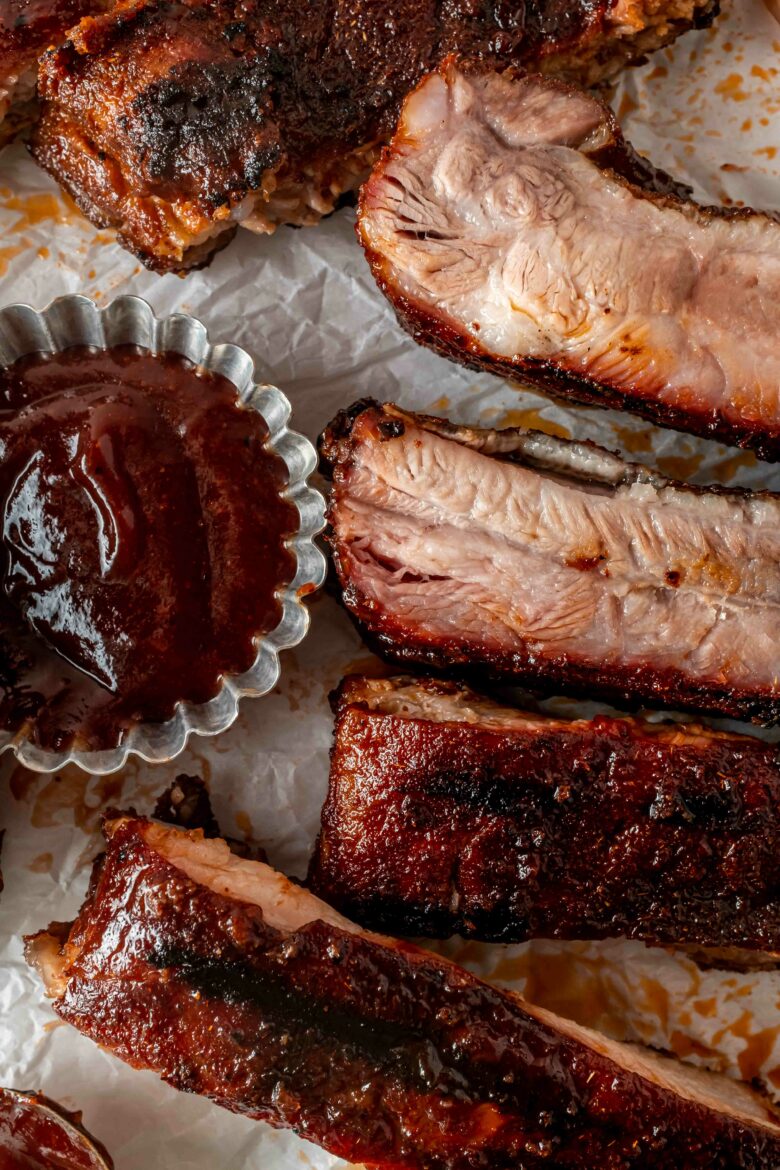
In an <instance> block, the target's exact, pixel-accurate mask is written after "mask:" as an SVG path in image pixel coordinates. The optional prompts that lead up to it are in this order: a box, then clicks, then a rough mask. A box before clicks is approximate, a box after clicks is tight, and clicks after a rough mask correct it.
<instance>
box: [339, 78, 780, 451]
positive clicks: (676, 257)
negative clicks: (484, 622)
mask: <svg viewBox="0 0 780 1170" xmlns="http://www.w3.org/2000/svg"><path fill="white" fill-rule="evenodd" d="M687 194H688V193H686V192H685V190H684V189H682V188H680V186H679V185H677V184H675V183H674V182H673V180H671V179H670V178H669V177H668V176H667V175H665V174H663V173H662V172H659V171H656V170H654V169H653V168H652V167H651V166H650V165H649V164H647V163H646V162H644V161H643V160H640V159H639V157H638V155H637V154H636V153H635V152H634V151H633V150H632V149H631V147H630V146H629V144H628V143H627V142H626V141H625V139H624V138H623V136H622V134H621V132H620V128H619V126H618V124H617V122H616V121H615V118H614V116H613V114H612V112H611V111H610V110H609V109H608V108H607V107H606V106H605V105H603V104H602V103H601V102H600V101H599V100H598V99H597V98H596V97H594V96H592V95H591V94H587V93H584V92H583V91H582V90H579V89H575V88H572V87H571V86H567V85H563V84H561V83H560V82H558V81H556V80H552V79H549V78H548V79H545V78H543V77H541V76H523V75H518V74H517V73H515V72H512V71H511V70H510V71H507V72H505V73H503V74H501V73H498V72H495V71H485V70H484V69H482V68H481V67H479V68H468V67H458V65H457V64H455V63H454V62H452V61H448V62H445V63H444V64H443V66H442V68H441V69H440V70H438V71H436V72H434V73H432V74H430V75H429V76H428V77H427V78H426V79H425V80H424V81H423V82H422V83H421V85H420V86H419V88H418V89H417V90H416V91H415V92H414V93H413V94H412V95H411V96H410V97H409V98H408V100H407V101H406V104H405V105H404V108H403V113H402V116H401V120H400V123H399V126H398V130H397V132H396V135H395V137H394V139H393V141H392V144H391V146H390V148H389V150H388V151H387V152H386V153H385V154H384V155H383V157H382V160H381V162H380V163H379V164H378V165H377V167H376V168H375V170H374V172H373V174H372V177H371V179H370V180H369V181H368V183H367V184H366V185H365V187H364V188H363V190H362V193H361V201H360V217H359V218H360V224H359V228H360V235H361V238H362V241H363V244H364V247H365V250H366V254H367V256H368V259H369V262H370V264H371V266H372V269H373V271H374V275H375V276H376V279H377V281H378V283H379V286H380V288H381V289H382V290H383V291H384V292H385V294H386V295H387V296H388V297H389V299H390V301H391V303H392V304H393V306H394V307H395V309H396V312H397V314H398V317H399V319H400V321H401V322H402V324H404V325H405V326H406V327H407V328H408V329H409V330H410V331H411V333H412V334H413V336H414V337H415V339H416V340H417V341H419V342H421V343H422V344H424V345H428V346H431V347H433V348H434V349H436V350H438V351H439V352H441V353H442V354H444V355H446V356H448V357H451V358H454V359H455V360H456V361H459V362H462V363H465V364H466V365H468V366H473V367H475V368H478V369H485V370H489V371H492V372H493V373H497V374H501V375H503V376H505V377H510V378H516V379H519V380H521V381H524V382H526V383H528V384H532V385H535V386H538V387H540V388H541V389H543V390H546V391H548V392H550V393H552V394H553V395H556V396H558V397H559V398H572V399H575V400H577V401H581V402H590V403H595V404H596V405H599V406H611V407H617V408H619V409H625V410H631V411H635V412H636V413H638V414H640V415H643V416H644V417H645V418H648V419H650V420H651V421H652V422H655V423H658V424H659V425H661V426H669V427H676V428H678V429H680V430H684V431H690V432H692V433H693V434H697V435H704V436H707V437H710V438H718V439H722V440H723V441H724V442H727V443H737V444H740V445H742V446H745V447H750V448H752V449H753V450H755V451H756V453H757V454H758V455H760V456H761V457H762V458H764V459H772V460H776V459H780V357H779V356H778V348H777V336H778V332H780V220H778V218H777V216H776V215H774V214H762V213H759V212H753V211H750V210H739V211H735V210H733V209H731V210H729V209H725V208H719V207H717V208H716V207H701V206H699V205H697V204H696V203H694V202H692V201H691V200H690V198H688V197H687Z"/></svg>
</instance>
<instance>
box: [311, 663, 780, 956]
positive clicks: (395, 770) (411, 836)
mask: <svg viewBox="0 0 780 1170" xmlns="http://www.w3.org/2000/svg"><path fill="white" fill-rule="evenodd" d="M334 707H335V712H336V728H335V733H334V742H333V751H332V753H331V769H330V784H329V789H328V797H327V800H326V802H325V805H324V808H323V810H322V829H321V832H320V836H319V840H318V844H317V849H316V851H315V855H314V858H313V860H312V865H311V869H310V873H309V884H310V886H311V887H312V889H314V891H315V892H316V893H318V894H319V895H320V896H321V897H323V898H324V899H325V900H326V901H327V902H329V903H330V904H331V905H333V906H336V907H337V908H338V909H339V910H341V911H343V912H344V913H345V914H347V915H349V917H350V918H353V919H354V920H355V921H357V922H360V923H361V924H362V925H363V926H369V927H372V928H378V929H382V930H389V931H390V932H391V933H392V934H404V935H412V936H415V935H428V936H431V937H434V938H446V937H449V936H450V935H452V934H461V935H464V936H466V937H471V938H478V939H484V940H489V941H495V942H504V943H509V942H515V943H517V942H525V941H526V940H527V939H529V938H567V939H594V938H609V937H613V938H614V937H618V936H622V937H627V938H636V939H642V940H643V941H645V942H649V943H660V944H662V945H669V944H671V945H675V946H682V947H686V948H691V947H693V948H696V949H697V950H698V949H699V948H707V949H711V950H717V951H719V952H720V954H719V955H717V956H715V955H713V956H712V960H713V961H718V962H723V960H724V959H727V960H728V961H729V962H730V963H732V964H734V963H737V962H739V963H740V964H741V965H746V966H747V965H753V964H754V963H755V964H757V965H764V964H766V963H772V964H774V963H776V962H777V960H778V958H779V957H780V861H779V860H778V852H779V851H778V845H779V844H780V812H779V811H778V810H779V809H780V763H779V762H778V748H777V745H772V744H767V743H764V742H763V741H761V740H758V739H754V738H752V737H750V736H746V735H735V734H730V733H726V732H722V731H714V730H712V729H711V728H707V727H703V726H700V725H698V724H692V723H689V724H685V723H651V722H647V721H645V720H642V719H628V718H622V719H617V718H613V717H608V716H604V715H600V716H597V717H596V718H594V719H591V720H587V719H572V720H567V719H558V718H553V717H551V716H549V715H543V714H539V713H536V714H531V713H528V712H524V711H520V710H515V709H512V708H508V707H502V706H499V705H498V704H496V703H494V702H492V701H490V700H489V699H486V698H484V697H482V696H479V695H477V694H475V693H474V692H473V691H470V690H469V689H468V688H465V687H462V686H458V685H456V684H454V683H448V682H441V681H437V680H434V679H430V678H420V679H412V678H394V679H370V678H361V677H350V678H347V679H345V680H344V682H343V683H342V684H341V687H340V688H339V690H338V692H337V694H336V695H335V696H334Z"/></svg>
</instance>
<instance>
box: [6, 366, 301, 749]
mask: <svg viewBox="0 0 780 1170" xmlns="http://www.w3.org/2000/svg"><path fill="white" fill-rule="evenodd" d="M267 437H268V430H267V427H266V425H265V422H264V421H263V419H262V418H261V417H260V416H259V415H258V414H257V413H255V412H254V411H252V410H247V409H244V408H242V407H240V406H239V405H238V404H237V401H236V391H235V388H234V386H233V385H232V383H230V382H229V381H228V380H227V379H225V378H223V377H221V376H219V375H215V374H211V373H206V372H203V371H198V370H196V368H195V367H194V366H192V364H191V363H189V362H188V361H186V360H185V359H184V358H180V357H177V356H173V355H167V356H164V357H158V356H154V355H153V354H150V353H149V352H147V351H143V350H139V349H137V348H135V347H132V346H122V347H117V348H114V349H112V350H101V351H92V350H87V349H84V348H74V349H70V350H67V351H66V352H65V353H63V354H59V355H55V356H41V355H35V356H33V357H29V358H24V359H22V360H21V361H19V362H17V363H16V364H15V365H14V366H12V367H11V368H10V369H8V370H5V371H3V372H0V505H1V506H2V550H1V552H0V555H1V557H2V563H1V566H0V569H1V572H2V585H3V588H2V592H1V594H0V724H1V725H2V726H4V727H6V728H11V729H13V730H16V729H17V728H19V727H20V726H21V725H23V724H24V723H26V722H27V721H30V722H31V732H30V734H31V737H32V738H33V739H34V741H35V742H36V743H38V744H39V745H40V746H42V747H45V748H51V749H62V748H65V747H67V746H69V745H71V744H72V743H74V742H77V743H78V746H80V747H83V748H90V749H99V748H108V747H113V746H115V745H116V744H117V743H119V742H121V739H122V737H123V735H124V733H125V731H126V730H127V728H128V727H129V726H130V725H131V724H133V723H134V722H136V721H138V720H144V721H147V720H148V721H162V720H165V719H167V718H169V717H170V716H171V715H172V713H173V711H174V708H175V705H176V703H177V702H178V701H179V700H181V699H187V700H191V701H193V702H204V701H206V700H208V699H210V698H211V697H213V695H214V694H216V692H217V690H218V689H219V685H220V681H221V677H222V675H223V674H224V673H233V672H241V671H244V670H246V669H248V667H249V666H250V665H251V663H252V661H253V659H254V657H255V645H254V638H255V636H256V635H258V634H263V633H267V632H268V631H269V630H271V629H273V627H274V626H275V625H276V624H277V622H278V620H279V617H280V614H281V606H280V604H279V602H278V600H277V597H276V592H277V589H278V588H279V587H280V586H282V585H285V584H287V583H289V581H290V580H291V578H292V575H293V572H294V563H293V557H292V555H291V553H290V552H289V551H288V549H287V548H286V546H285V540H286V538H287V537H289V536H290V535H291V534H292V533H293V532H294V531H295V529H296V527H297V515H298V514H297V510H296V509H295V507H294V505H293V504H291V503H290V502H289V501H287V500H284V499H282V498H281V496H280V492H281V491H282V490H283V489H284V487H285V484H286V480H287V471H286V468H285V466H284V463H283V462H282V460H281V459H280V458H279V457H278V456H277V455H276V454H274V453H273V452H272V451H270V450H268V449H267V447H266V446H265V443H266V440H267Z"/></svg>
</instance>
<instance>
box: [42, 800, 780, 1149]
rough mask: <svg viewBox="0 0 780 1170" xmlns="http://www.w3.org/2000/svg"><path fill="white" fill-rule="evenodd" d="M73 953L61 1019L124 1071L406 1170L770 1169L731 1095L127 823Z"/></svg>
mask: <svg viewBox="0 0 780 1170" xmlns="http://www.w3.org/2000/svg"><path fill="white" fill-rule="evenodd" d="M107 838H108V840H107V854H106V857H105V860H104V862H103V864H102V867H101V869H100V871H99V873H98V874H97V875H96V880H95V881H94V883H93V887H92V891H91V894H90V896H89V898H88V900H87V902H86V903H85V905H84V907H83V908H82V911H81V913H80V915H79V917H78V919H77V920H76V922H75V923H74V924H73V925H72V927H71V929H70V932H69V935H68V938H67V941H66V942H65V943H64V944H62V945H60V943H59V942H58V941H57V939H56V938H52V937H51V936H49V935H42V936H39V937H38V938H36V939H33V940H31V941H30V943H29V954H30V957H31V958H32V959H33V960H34V961H37V962H38V964H39V965H40V966H41V968H42V969H43V971H44V974H45V977H46V979H47V984H48V987H49V990H50V993H51V994H53V995H54V997H55V1000H56V1003H55V1007H56V1011H57V1013H58V1014H59V1015H60V1017H61V1018H62V1019H64V1020H66V1021H68V1022H69V1023H71V1024H73V1025H74V1026H75V1027H77V1028H78V1029H79V1030H80V1031H81V1032H83V1033H84V1034H85V1035H87V1036H90V1037H91V1038H92V1039H93V1040H95V1041H97V1042H98V1043H100V1044H101V1045H103V1046H104V1047H106V1048H108V1049H109V1050H110V1051H111V1052H113V1053H114V1054H115V1055H117V1056H119V1057H120V1058H121V1059H123V1060H125V1061H127V1062H128V1063H130V1064H132V1065H133V1066H135V1067H136V1068H145V1069H151V1070H153V1071H155V1072H156V1073H158V1075H160V1076H162V1077H163V1078H164V1079H165V1080H166V1081H168V1082H169V1083H170V1084H172V1085H174V1086H176V1087H177V1088H180V1089H184V1090H186V1091H188V1092H195V1093H200V1094H203V1095H205V1096H208V1097H209V1098H210V1099H211V1100H213V1101H215V1102H217V1103H218V1104H220V1105H222V1106H224V1107H226V1108H228V1109H231V1110H233V1111H234V1112H237V1113H243V1114H245V1115H247V1116H249V1117H253V1118H260V1119H263V1120H266V1121H269V1122H270V1123H271V1124H273V1125H276V1126H281V1127H291V1128H293V1129H295V1130H296V1132H297V1133H299V1134H300V1135H301V1136H303V1137H306V1138H309V1139H310V1140H312V1141H315V1142H317V1143H318V1144H320V1145H321V1146H323V1147H324V1148H325V1149H327V1150H329V1151H330V1152H331V1153H333V1154H336V1155H338V1156H340V1157H344V1158H346V1159H347V1160H349V1161H356V1162H361V1163H367V1164H368V1165H370V1166H374V1167H377V1168H380V1167H382V1168H388V1170H389V1168H390V1167H398V1168H403V1170H480V1168H482V1170H485V1168H486V1167H492V1168H495V1170H516V1168H518V1167H520V1166H522V1167H524V1168H526V1170H536V1168H537V1167H538V1168H539V1170H542V1168H546V1170H564V1168H570V1170H571V1168H573V1167H582V1170H594V1167H598V1168H599V1170H639V1168H647V1170H651V1168H652V1170H678V1167H679V1166H680V1165H684V1166H685V1167H686V1170H705V1168H706V1170H759V1168H761V1170H770V1168H771V1167H773V1166H775V1165H777V1164H778V1162H779V1160H780V1127H778V1126H777V1124H776V1123H775V1122H774V1121H773V1119H772V1117H771V1115H770V1113H769V1112H768V1110H767V1109H766V1107H764V1106H763V1105H762V1103H761V1102H760V1100H759V1099H758V1098H756V1097H755V1096H754V1095H752V1094H751V1093H750V1092H749V1091H748V1090H747V1089H745V1088H744V1087H742V1086H739V1085H736V1084H735V1083H733V1082H726V1081H724V1080H723V1079H722V1078H719V1077H716V1076H713V1075H711V1074H704V1073H699V1072H697V1071H695V1070H693V1069H687V1068H684V1067H683V1066H680V1065H677V1064H676V1063H674V1062H671V1061H668V1060H664V1059H662V1058H658V1057H654V1056H653V1055H652V1054H650V1053H645V1052H644V1051H643V1050H641V1049H634V1048H630V1047H628V1046H624V1045H620V1044H616V1043H614V1042H611V1041H608V1040H606V1039H605V1038H603V1037H600V1036H598V1035H597V1034H596V1033H594V1032H589V1031H587V1030H586V1029H583V1028H579V1027H578V1026H576V1025H574V1024H571V1023H569V1022H567V1021H565V1020H560V1019H558V1018H557V1017H555V1016H552V1015H550V1014H549V1013H546V1012H543V1011H541V1010H540V1009H536V1008H533V1007H531V1006H530V1005H527V1004H525V1003H524V1002H523V1001H522V1000H520V999H519V998H517V997H515V996H513V995H511V994H509V993H507V992H504V991H500V990H497V989H495V988H492V987H489V986H488V985H486V984H484V983H482V982H480V981H479V980H478V979H476V978H475V977H474V976H472V975H469V974H468V973H466V972H465V971H463V970H461V969H459V968H457V967H455V966H454V965H452V964H450V963H448V962H446V961H445V960H443V959H441V958H439V957H438V956H434V955H428V954H426V953H425V952H423V951H420V950H418V949H417V948H415V947H411V946H405V945H402V944H400V943H395V942H393V941H392V940H390V939H385V938H382V937H381V936H377V935H369V934H365V933H362V932H360V931H358V930H357V928H355V927H354V926H352V924H351V923H349V922H347V921H346V920H345V919H342V918H340V917H339V916H338V915H337V914H336V913H335V912H334V911H332V910H330V909H329V908H328V907H327V906H326V905H325V904H324V903H322V902H319V901H318V900H317V899H316V898H314V897H313V896H312V895H311V894H309V893H308V892H307V891H304V890H300V889H298V888H296V887H295V886H293V885H291V884H290V883H289V882H286V881H285V879H283V878H282V877H280V875H278V874H275V873H274V872H273V871H272V870H269V869H268V867H267V866H263V865H259V864H257V863H252V862H246V861H241V860H239V859H237V858H231V857H230V854H229V853H228V850H227V848H226V846H225V845H224V844H223V843H221V842H211V841H206V840H204V839H203V838H202V837H201V836H200V835H199V834H195V833H189V834H188V833H184V832H182V831H181V830H176V829H169V828H165V827H163V826H157V825H153V824H151V823H150V822H148V821H144V820H141V819H137V818H133V817H124V818H121V819H118V820H115V821H113V822H111V823H110V824H109V825H108V826H107Z"/></svg>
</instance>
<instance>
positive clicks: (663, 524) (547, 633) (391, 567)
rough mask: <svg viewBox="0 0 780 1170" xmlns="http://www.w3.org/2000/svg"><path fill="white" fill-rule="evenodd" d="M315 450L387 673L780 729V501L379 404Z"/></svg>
mask: <svg viewBox="0 0 780 1170" xmlns="http://www.w3.org/2000/svg"><path fill="white" fill-rule="evenodd" d="M321 451H322V454H323V462H324V465H325V467H326V469H327V467H328V465H329V466H330V469H331V473H332V475H333V480H334V485H333V491H332V495H331V503H330V513H329V515H330V523H331V526H332V531H331V534H330V541H331V545H332V549H333V556H334V561H335V565H336V570H337V572H338V575H339V579H340V582H341V586H342V590H343V596H344V602H345V604H346V606H347V608H348V609H349V610H350V612H351V613H352V615H353V616H354V617H355V618H356V619H357V620H358V622H359V623H360V625H361V627H362V628H363V630H364V631H365V632H366V633H367V634H368V635H369V636H370V637H371V638H372V640H373V641H374V642H375V643H376V645H377V647H378V649H379V650H380V651H381V652H382V653H384V654H386V655H387V656H388V657H390V658H391V659H393V660H395V661H400V662H416V663H419V664H422V665H427V666H433V667H435V668H437V669H449V670H455V671H457V672H458V673H463V672H464V671H467V670H468V671H471V672H473V673H474V674H475V675H477V676H479V675H482V676H487V677H492V678H494V679H504V680H508V681H513V682H522V683H525V684H527V685H528V686H531V687H533V688H535V689H537V690H547V691H550V690H556V689H557V690H563V691H568V692H571V693H575V694H580V693H585V694H587V695H589V696H597V695H598V696H601V697H603V698H607V699H609V700H611V701H613V702H617V703H618V704H619V705H625V704H627V703H629V704H630V703H632V702H634V703H635V702H636V701H637V700H645V701H647V702H652V703H656V704H662V705H666V706H671V707H680V708H690V709H692V710H700V711H713V712H720V713H721V714H724V715H733V716H735V717H737V718H743V719H747V718H750V719H754V720H757V721H764V722H774V721H777V720H778V719H779V718H780V680H779V679H778V672H777V655H776V650H775V643H776V635H777V628H778V614H779V613H780V609H779V608H778V606H779V605H780V497H778V496H773V495H770V494H768V493H760V494H759V493H756V494H752V493H750V492H738V491H733V492H728V491H724V490H723V489H717V488H709V489H708V488H696V487H691V486H690V485H688V484H683V483H675V482H673V481H670V480H666V479H664V478H663V477H662V476H660V475H657V474H655V473H654V472H652V471H649V470H647V469H646V468H644V467H640V466H639V465H637V464H631V463H625V462H624V461H623V460H622V459H621V458H619V456H617V455H613V454H610V453H609V452H608V451H605V450H603V449H602V448H600V447H596V446H594V445H592V444H583V443H572V442H567V441H565V440H563V439H555V438H552V437H551V436H549V435H543V434H539V433H537V432H534V431H520V430H504V431H488V430H478V429H474V428H468V427H455V426H452V425H451V424H449V423H447V422H446V421H443V420H440V419H434V418H429V417H426V416H422V415H412V414H408V413H404V412H403V411H401V410H399V409H398V408H397V407H394V406H389V405H388V406H384V407H381V406H378V405H377V404H375V403H358V404H357V405H356V406H355V407H353V408H352V410H351V411H349V412H342V413H341V414H340V415H339V416H338V417H337V418H336V419H335V420H334V422H333V423H331V425H330V427H329V428H328V430H327V431H326V432H325V435H324V436H323V438H322V439H321Z"/></svg>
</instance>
